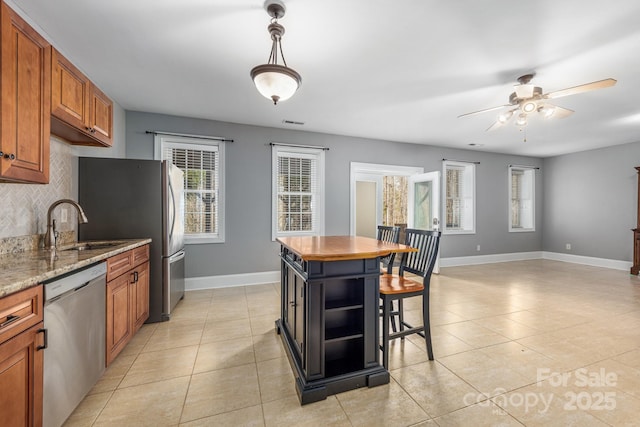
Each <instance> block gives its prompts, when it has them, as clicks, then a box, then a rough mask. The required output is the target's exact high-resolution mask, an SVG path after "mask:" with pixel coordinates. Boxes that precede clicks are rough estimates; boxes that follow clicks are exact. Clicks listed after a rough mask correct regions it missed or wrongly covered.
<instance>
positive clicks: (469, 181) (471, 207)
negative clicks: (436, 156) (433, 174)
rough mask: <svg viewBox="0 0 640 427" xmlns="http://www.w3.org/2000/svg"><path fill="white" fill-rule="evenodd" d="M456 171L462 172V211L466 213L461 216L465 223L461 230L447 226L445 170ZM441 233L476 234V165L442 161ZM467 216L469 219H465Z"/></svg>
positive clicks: (447, 196) (447, 195) (447, 194)
mask: <svg viewBox="0 0 640 427" xmlns="http://www.w3.org/2000/svg"><path fill="white" fill-rule="evenodd" d="M449 169H458V170H462V171H463V177H462V178H463V182H464V186H463V191H464V194H463V195H462V197H461V198H462V199H463V201H464V206H463V209H465V211H468V213H467V215H465V216H463V217H462V218H463V220H462V221H463V222H464V223H465V224H464V225H463V227H461V228H450V227H448V226H447V200H448V198H449V193H448V191H447V190H448V185H447V170H449ZM442 176H443V179H442V197H443V203H442V221H441V222H440V223H441V226H442V233H443V234H475V233H476V165H475V163H469V162H458V161H454V160H443V162H442ZM467 216H469V217H470V218H467Z"/></svg>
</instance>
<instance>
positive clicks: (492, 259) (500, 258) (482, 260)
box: [440, 251, 542, 267]
mask: <svg viewBox="0 0 640 427" xmlns="http://www.w3.org/2000/svg"><path fill="white" fill-rule="evenodd" d="M541 258H542V252H540V251H536V252H515V253H510V254H492V255H476V256H461V257H451V258H440V267H458V266H461V265H477V264H493V263H496V262H507V261H523V260H527V259H541Z"/></svg>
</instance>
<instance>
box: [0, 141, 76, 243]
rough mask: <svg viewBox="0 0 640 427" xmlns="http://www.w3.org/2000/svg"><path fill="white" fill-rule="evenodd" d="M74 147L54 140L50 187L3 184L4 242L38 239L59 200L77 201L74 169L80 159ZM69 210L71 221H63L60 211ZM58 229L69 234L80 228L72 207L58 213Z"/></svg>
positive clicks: (0, 233)
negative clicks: (75, 199) (21, 237)
mask: <svg viewBox="0 0 640 427" xmlns="http://www.w3.org/2000/svg"><path fill="white" fill-rule="evenodd" d="M72 150H73V147H72V146H71V145H69V144H66V143H64V142H62V141H59V140H57V139H55V138H51V164H50V169H49V184H11V183H0V194H2V202H1V203H0V240H2V239H4V238H8V237H19V236H25V237H26V236H35V235H37V234H44V232H45V231H46V226H47V224H46V222H47V209H48V208H49V206H50V205H51V203H53V202H55V201H56V200H58V199H73V198H74V195H73V165H74V162H75V161H76V158H75V157H74V154H73V151H72ZM62 207H65V208H66V210H67V214H68V218H67V222H66V223H62V222H61V221H60V215H61V213H60V210H61V208H62ZM54 218H57V229H58V231H60V232H68V231H72V230H75V229H76V228H77V219H76V212H75V209H73V208H72V207H71V206H69V205H61V206H59V207H57V208H56V210H55V211H54Z"/></svg>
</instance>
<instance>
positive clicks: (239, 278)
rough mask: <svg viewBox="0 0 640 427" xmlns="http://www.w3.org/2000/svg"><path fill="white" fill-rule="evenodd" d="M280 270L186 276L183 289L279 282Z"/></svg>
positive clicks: (191, 289) (193, 289)
mask: <svg viewBox="0 0 640 427" xmlns="http://www.w3.org/2000/svg"><path fill="white" fill-rule="evenodd" d="M279 282H280V271H264V272H261V273H244V274H227V275H224V276H206V277H188V278H186V279H185V290H187V291H195V290H199V289H216V288H230V287H233V286H248V285H262V284H265V283H279Z"/></svg>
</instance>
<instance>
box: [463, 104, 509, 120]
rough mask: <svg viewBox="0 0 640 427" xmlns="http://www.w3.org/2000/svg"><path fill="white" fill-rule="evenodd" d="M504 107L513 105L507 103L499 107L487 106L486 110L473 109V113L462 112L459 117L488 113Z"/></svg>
mask: <svg viewBox="0 0 640 427" xmlns="http://www.w3.org/2000/svg"><path fill="white" fill-rule="evenodd" d="M504 107H511V105H509V104H505V105H500V106H498V107H491V108H485V109H484V110H478V111H472V112H471V113H465V114H460V115H459V116H458V118H460V117H465V116H472V115H474V114H480V113H486V112H489V111H494V110H499V109H500V108H504Z"/></svg>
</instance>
